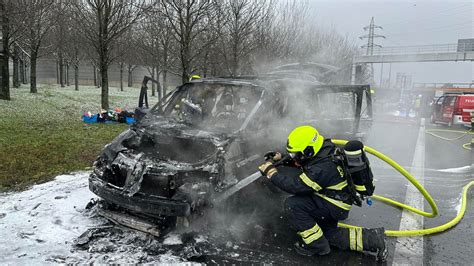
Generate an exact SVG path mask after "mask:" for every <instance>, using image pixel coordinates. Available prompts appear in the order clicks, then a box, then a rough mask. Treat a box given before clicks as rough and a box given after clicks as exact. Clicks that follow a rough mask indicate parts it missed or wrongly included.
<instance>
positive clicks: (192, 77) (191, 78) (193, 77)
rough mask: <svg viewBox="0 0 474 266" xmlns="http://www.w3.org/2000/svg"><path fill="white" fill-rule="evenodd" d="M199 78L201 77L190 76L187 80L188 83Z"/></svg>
mask: <svg viewBox="0 0 474 266" xmlns="http://www.w3.org/2000/svg"><path fill="white" fill-rule="evenodd" d="M200 78H201V76H199V75H192V76H191V77H190V78H189V81H191V80H195V79H200Z"/></svg>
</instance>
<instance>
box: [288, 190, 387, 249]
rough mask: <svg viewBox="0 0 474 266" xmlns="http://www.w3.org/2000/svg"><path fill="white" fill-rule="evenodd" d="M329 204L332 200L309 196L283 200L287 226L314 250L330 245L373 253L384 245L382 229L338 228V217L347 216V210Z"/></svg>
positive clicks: (343, 217)
mask: <svg viewBox="0 0 474 266" xmlns="http://www.w3.org/2000/svg"><path fill="white" fill-rule="evenodd" d="M328 204H331V203H328V202H325V200H324V199H323V198H320V197H318V196H312V195H307V196H300V195H295V196H291V197H289V198H287V199H286V201H285V212H286V215H287V217H288V220H289V222H290V225H291V227H292V228H293V229H294V230H296V231H297V233H298V235H299V236H300V237H301V241H302V242H303V243H304V244H305V245H306V246H307V247H308V248H309V249H312V250H315V251H316V253H317V252H318V251H323V250H328V249H329V247H330V246H332V247H336V248H339V249H341V250H354V251H371V252H372V251H377V250H378V249H379V248H380V247H381V245H384V244H383V243H382V242H383V241H384V240H383V236H381V234H383V231H379V230H377V229H366V228H357V229H348V228H340V227H338V226H337V223H338V220H342V219H345V218H347V215H348V211H338V210H337V209H334V208H333V207H332V206H329V205H328ZM335 208H338V207H335ZM381 241H382V242H381Z"/></svg>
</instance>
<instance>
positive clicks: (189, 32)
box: [160, 0, 215, 83]
mask: <svg viewBox="0 0 474 266" xmlns="http://www.w3.org/2000/svg"><path fill="white" fill-rule="evenodd" d="M160 3H161V9H162V12H163V15H164V16H165V17H166V19H167V20H168V22H169V24H168V25H169V26H170V27H171V29H172V30H173V37H174V38H175V40H176V41H177V43H178V45H179V60H180V64H181V78H182V81H183V83H184V82H186V81H188V79H189V76H190V75H191V74H192V72H193V70H194V66H193V60H194V59H195V58H196V57H197V56H199V55H200V53H201V52H202V51H203V50H204V49H205V48H206V47H207V46H208V45H209V43H211V42H213V41H214V40H203V39H201V40H200V41H197V40H198V37H199V36H200V35H202V34H203V33H204V32H205V31H207V30H209V25H210V23H211V22H212V16H214V15H215V3H214V2H213V1H211V0H200V1H196V0H163V1H160Z"/></svg>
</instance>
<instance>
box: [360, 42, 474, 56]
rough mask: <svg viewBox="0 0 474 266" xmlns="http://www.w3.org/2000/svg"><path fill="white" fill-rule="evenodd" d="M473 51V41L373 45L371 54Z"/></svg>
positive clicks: (363, 53)
mask: <svg viewBox="0 0 474 266" xmlns="http://www.w3.org/2000/svg"><path fill="white" fill-rule="evenodd" d="M366 52H367V50H366V49H360V55H366ZM464 52H474V43H451V44H433V45H417V46H392V47H374V48H373V54H372V55H401V54H403V55H405V54H432V53H464Z"/></svg>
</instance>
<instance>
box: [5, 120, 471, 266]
mask: <svg viewBox="0 0 474 266" xmlns="http://www.w3.org/2000/svg"><path fill="white" fill-rule="evenodd" d="M426 127H427V128H432V127H433V126H432V125H429V124H427V125H426ZM435 128H437V127H435ZM466 142H469V138H468V137H465V138H463V139H461V140H459V141H454V142H447V141H444V140H441V139H438V138H435V137H433V136H430V135H424V134H423V131H421V134H420V123H419V121H418V120H416V119H387V118H386V117H385V118H376V119H375V122H374V125H373V127H372V129H371V130H370V134H369V136H368V138H367V140H366V144H367V145H369V146H371V147H373V148H375V149H377V150H379V151H381V152H383V153H385V154H386V155H388V156H390V157H391V158H393V159H395V160H396V161H397V162H399V163H400V164H401V165H402V166H404V167H407V168H410V169H411V171H412V172H414V173H418V174H420V175H422V182H423V183H424V185H425V187H426V188H427V190H428V191H429V192H430V193H431V195H432V196H433V197H434V199H435V201H436V203H437V204H438V207H439V212H440V215H439V216H438V217H436V218H419V217H418V218H417V217H414V218H411V217H410V215H406V214H403V215H402V212H401V211H400V210H398V209H395V208H393V207H390V206H386V205H384V204H382V203H379V202H374V204H373V205H372V206H367V205H364V206H363V207H362V208H358V207H353V209H352V211H351V214H350V217H349V219H348V220H347V221H346V222H347V223H350V224H357V225H363V226H366V227H380V226H383V227H385V228H386V229H394V230H398V229H399V228H409V227H410V226H413V224H415V225H416V224H417V223H421V224H423V225H424V226H425V227H432V226H436V225H439V224H442V223H444V222H446V221H448V220H450V219H452V218H453V217H454V216H455V215H456V213H457V209H456V208H458V207H459V203H460V202H459V198H460V192H461V188H462V186H463V185H465V184H466V183H467V182H468V180H472V177H471V176H470V173H469V172H466V168H462V167H464V166H468V165H470V164H471V155H470V152H469V151H467V150H464V149H463V148H462V147H461V146H462V144H463V143H466ZM371 162H372V167H373V172H374V175H375V178H376V193H377V194H380V195H383V196H386V197H389V198H392V199H395V200H398V201H401V202H406V201H410V202H411V203H413V204H415V205H416V204H421V205H423V202H422V200H420V198H419V197H418V196H417V195H416V194H417V193H414V194H413V191H411V192H410V189H409V185H408V183H407V181H406V180H405V179H404V178H403V177H402V176H401V175H399V174H398V173H396V172H395V171H394V170H392V169H390V168H389V167H388V166H387V165H385V164H384V163H382V162H381V161H379V160H378V159H375V158H373V159H372V160H371ZM420 165H422V166H423V167H422V168H420V167H418V168H417V166H420ZM460 167H461V168H460ZM442 169H444V170H442ZM446 169H447V170H446ZM441 170H442V171H441ZM87 175H88V173H76V174H72V175H64V176H60V177H58V178H57V179H56V180H55V181H53V182H49V183H46V184H42V185H38V186H35V187H33V188H32V189H30V190H27V191H24V192H21V193H9V194H3V195H0V239H1V240H0V258H1V259H0V262H3V263H7V264H27V263H33V264H39V263H47V262H59V263H64V262H66V263H91V262H102V263H143V262H162V263H174V262H186V261H193V262H197V263H206V264H223V263H226V264H229V263H236V264H243V263H276V264H290V263H291V264H315V263H317V264H322V265H341V264H344V265H346V264H369V265H372V264H384V263H376V262H375V260H374V259H373V257H371V256H367V255H363V254H360V253H355V252H349V251H340V250H333V251H332V252H331V253H330V254H329V255H327V256H323V257H312V258H305V257H300V256H298V255H297V254H295V253H294V252H293V250H292V249H291V247H292V244H293V242H294V241H295V240H296V236H295V234H294V233H293V232H291V230H290V229H289V228H288V227H287V225H286V222H285V219H284V217H281V216H280V214H279V213H274V214H273V215H271V214H270V215H269V216H268V217H266V218H268V219H271V220H272V221H273V223H271V225H269V224H266V223H265V222H263V223H259V222H255V221H256V220H258V219H254V218H255V217H259V215H260V216H262V215H268V213H267V214H262V213H252V214H250V215H248V214H246V215H241V216H238V215H237V216H234V217H232V218H228V219H221V218H219V219H220V220H219V222H218V224H219V225H220V227H219V230H215V231H214V232H213V233H204V232H203V227H201V228H199V229H195V230H194V229H193V228H191V229H189V228H188V229H187V230H186V232H184V233H183V232H176V233H171V234H169V235H167V236H165V237H163V238H154V237H152V236H149V235H145V234H143V233H140V232H135V231H131V230H128V229H126V228H122V227H117V226H112V225H111V224H110V223H108V222H107V221H106V220H104V219H103V218H100V217H98V216H97V215H96V214H95V212H94V210H93V209H92V210H86V209H85V206H86V204H87V202H88V201H89V200H90V198H92V197H94V195H93V194H91V193H90V192H89V191H88V189H87ZM407 191H408V192H407ZM469 194H470V195H472V192H471V193H469ZM469 199H470V202H469V203H468V208H467V212H466V216H465V217H464V219H463V220H462V221H461V223H460V224H459V225H458V226H456V227H455V228H453V229H451V230H449V231H448V232H445V233H441V234H437V235H433V236H425V237H421V238H416V239H415V240H413V239H408V242H407V239H402V238H396V237H389V238H388V241H387V242H388V246H389V257H388V261H387V262H386V263H385V264H395V265H398V264H406V263H411V264H414V263H415V262H417V263H418V264H419V263H423V264H428V265H432V264H435V265H436V264H461V265H463V264H464V265H465V264H472V260H471V257H470V256H471V253H472V249H473V244H472V243H474V234H473V233H472V232H473V225H474V219H472V218H473V217H474V209H473V207H472V206H473V205H472V196H470V197H469ZM275 204H276V205H277V207H278V204H279V203H275ZM424 208H425V210H427V211H429V205H428V204H427V203H425V204H424ZM402 217H404V218H403V219H402ZM259 218H261V217H259ZM410 219H413V220H412V221H410ZM205 227H206V226H204V228H205ZM413 229H414V228H413ZM407 254H409V255H407Z"/></svg>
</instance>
